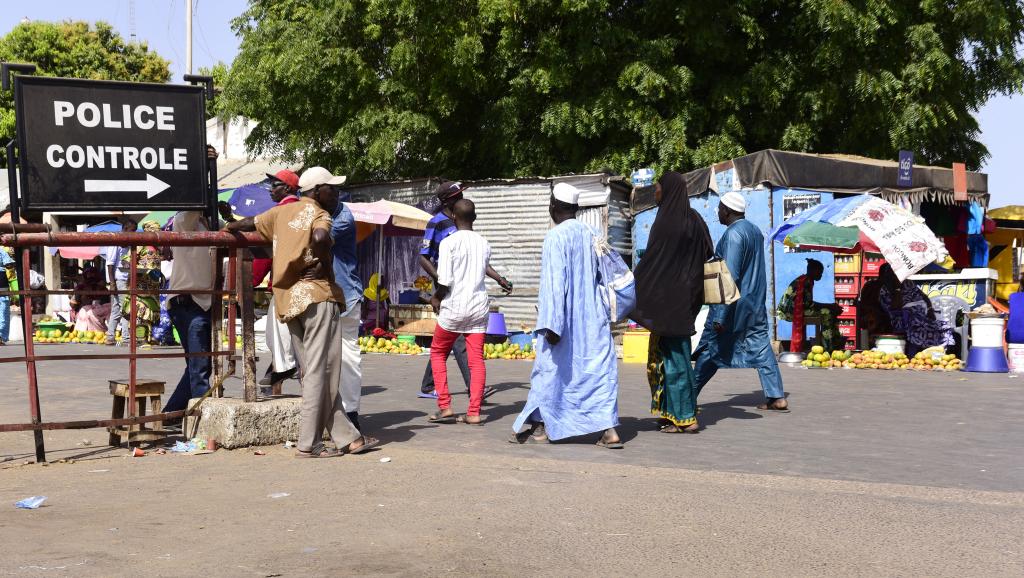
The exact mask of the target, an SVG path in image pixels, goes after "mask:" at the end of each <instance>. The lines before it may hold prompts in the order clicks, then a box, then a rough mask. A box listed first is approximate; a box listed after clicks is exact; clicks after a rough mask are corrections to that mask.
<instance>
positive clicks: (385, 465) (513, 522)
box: [0, 352, 1024, 576]
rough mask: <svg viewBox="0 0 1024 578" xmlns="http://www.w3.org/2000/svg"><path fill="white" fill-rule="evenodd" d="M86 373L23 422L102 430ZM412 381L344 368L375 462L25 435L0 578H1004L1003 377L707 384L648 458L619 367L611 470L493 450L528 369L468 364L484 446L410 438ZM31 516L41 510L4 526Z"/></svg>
mask: <svg viewBox="0 0 1024 578" xmlns="http://www.w3.org/2000/svg"><path fill="white" fill-rule="evenodd" d="M5 353H6V352H5ZM88 363H95V365H88V364H85V365H83V364H79V365H78V366H77V367H72V368H66V369H57V368H56V364H54V367H51V368H47V369H46V370H45V371H43V372H41V373H43V374H45V375H43V377H44V380H43V381H42V384H41V392H44V393H42V394H41V397H42V398H43V410H44V417H46V418H48V419H51V420H53V419H71V418H73V417H78V418H85V417H93V416H96V417H98V416H101V415H103V413H104V411H106V412H109V403H110V401H109V396H107V395H105V394H104V393H103V389H104V387H103V386H104V382H103V380H104V379H109V375H111V374H113V373H115V372H116V371H120V369H117V368H115V367H113V366H108V365H104V364H103V363H101V362H88ZM423 363H424V360H423V359H389V358H384V357H378V356H370V357H367V358H365V359H364V369H365V372H364V373H365V382H364V383H365V389H364V396H365V397H364V405H363V409H362V411H361V413H362V414H363V419H364V426H365V427H364V429H366V430H367V431H368V432H370V433H373V434H374V435H378V436H379V437H380V438H381V439H382V440H384V441H385V442H386V443H385V445H384V447H383V448H382V449H381V450H379V451H376V452H373V453H370V454H368V455H363V456H345V457H342V458H337V459H331V460H303V461H298V460H295V459H294V458H293V457H292V450H288V449H285V448H283V447H269V448H262V450H261V451H263V452H264V453H265V454H266V455H255V453H254V450H253V449H248V450H235V451H223V450H221V451H217V452H215V453H212V454H206V455H195V456H192V455H177V454H167V455H156V454H154V453H153V452H152V451H150V452H149V453H148V454H147V455H146V456H145V457H141V458H129V457H127V456H126V454H127V450H125V449H108V448H106V447H105V445H104V443H105V437H106V434H105V432H103V431H101V430H86V431H63V432H61V431H53V432H47V433H46V436H45V437H46V440H47V447H48V452H49V454H48V457H49V459H50V460H52V463H50V464H48V465H40V464H31V463H30V464H26V463H25V462H26V461H31V459H32V443H31V439H32V438H31V434H27V433H19V434H0V544H3V548H2V552H3V554H2V555H0V575H13V576H135V575H140V574H146V575H149V576H183V575H197V574H208V575H214V576H299V575H302V576H343V575H344V576H348V575H374V576H405V575H426V576H438V575H483V574H490V575H500V576H511V575H523V574H536V575H544V576H584V575H588V576H594V575H597V576H621V575H623V574H626V573H631V574H636V575H643V576H648V575H659V574H660V575H665V574H675V575H678V574H683V573H691V574H692V573H700V574H703V575H713V576H725V575H730V576H735V575H786V576H788V575H844V576H846V575H864V576H868V575H871V576H877V575H930V576H964V575H970V576H1020V575H1022V574H1024V552H1022V547H1021V544H1022V543H1024V457H1022V456H1021V452H1020V448H1021V447H1024V434H1022V433H1021V428H1019V427H1018V424H1020V423H1021V422H1022V418H1024V397H1022V395H1021V390H1022V387H1021V386H1022V385H1024V383H1022V382H1019V381H1017V380H1015V379H1009V378H1007V377H1006V376H977V375H972V374H954V375H940V376H932V375H929V376H925V375H920V374H896V373H895V372H872V371H864V372H860V371H852V372H850V371H846V372H844V371H813V370H788V369H787V370H786V371H785V373H784V375H785V378H786V387H787V391H788V392H789V393H790V401H791V403H792V404H793V407H794V411H793V413H791V414H787V415H763V414H761V413H760V412H757V411H756V410H754V409H753V407H752V406H753V405H754V402H756V401H757V400H758V394H757V389H758V387H757V381H756V375H755V374H754V373H753V372H746V371H734V372H723V373H722V374H721V375H720V376H719V377H718V378H716V381H715V382H713V383H712V385H710V386H709V390H708V391H707V392H705V394H704V395H703V396H702V398H701V403H702V408H703V411H702V414H701V415H702V421H703V423H704V426H705V429H704V430H703V431H702V432H701V434H699V435H697V436H668V435H664V434H660V433H659V432H657V430H656V428H655V426H654V423H653V421H652V420H651V419H650V418H649V414H648V413H647V406H646V404H647V403H649V398H648V397H647V393H646V391H645V389H646V384H645V383H644V382H643V375H642V368H639V367H636V366H623V368H622V371H621V375H620V381H621V383H622V385H621V391H620V419H621V421H622V424H623V425H622V427H621V428H620V432H621V434H622V437H623V438H624V440H625V441H626V442H627V444H626V449H624V450H622V451H618V452H613V451H608V450H603V449H600V448H597V447H595V446H594V445H593V441H594V440H591V439H579V440H571V441H570V442H569V443H559V444H552V445H550V446H513V445H512V444H508V443H506V442H505V441H504V440H505V438H506V437H507V436H508V434H509V433H510V431H511V430H510V426H511V422H512V420H513V419H514V418H515V415H516V413H517V412H518V408H520V407H522V402H523V400H524V399H525V397H526V393H527V389H526V385H525V384H526V383H527V382H528V375H529V364H528V363H515V362H498V363H493V364H489V365H488V368H489V369H488V371H489V382H490V383H492V384H495V385H496V386H497V387H498V388H499V393H497V394H495V396H494V397H492V398H491V400H490V401H491V402H492V405H489V406H486V407H485V414H486V415H487V416H488V418H489V420H490V423H488V424H487V425H486V426H485V427H482V428H477V427H469V426H461V425H453V426H436V425H433V424H427V423H426V422H425V419H424V416H425V415H426V413H427V412H428V411H430V410H431V409H432V407H433V405H432V402H431V401H430V400H423V399H417V398H416V396H415V391H416V390H417V388H418V382H419V376H420V374H421V372H422V367H423ZM64 365H67V364H64ZM118 367H119V366H118ZM14 368H15V364H12V365H10V366H0V370H2V371H3V373H2V374H0V396H2V398H3V399H5V402H4V403H3V404H0V423H13V422H17V421H26V419H25V418H26V406H25V405H24V404H23V399H24V393H23V392H24V382H23V381H21V380H22V379H23V377H21V376H19V375H18V373H17V371H18V370H16V369H14ZM8 369H12V371H7V370H8ZM452 369H453V370H454V367H453V368H452ZM144 371H146V372H148V373H147V375H156V376H159V377H161V378H162V379H167V380H168V381H171V380H173V379H174V377H175V375H176V373H178V372H180V367H177V366H176V365H174V364H170V363H168V364H167V365H166V366H164V365H152V366H147V367H146V368H145V369H144ZM455 381H456V388H458V382H459V380H458V378H456V380H455ZM232 388H234V389H235V390H237V384H235V385H231V384H229V389H228V392H229V394H232ZM289 388H290V389H291V390H292V391H294V388H295V386H294V382H291V385H290V386H289ZM234 393H235V394H236V395H237V391H235V392H234ZM19 398H21V399H19ZM455 403H456V405H457V406H459V405H460V404H464V403H465V397H464V396H458V397H456V402H455ZM382 458H390V461H388V462H382V461H381V459H382ZM62 459H63V460H74V463H69V462H68V461H65V462H64V463H60V462H59V460H62ZM280 494H287V495H286V496H280V497H272V496H276V495H280ZM32 495H46V496H47V497H48V499H47V501H46V502H45V505H44V507H42V508H40V509H38V510H17V509H15V508H14V507H13V503H14V502H15V501H17V500H20V499H22V498H25V497H28V496H32Z"/></svg>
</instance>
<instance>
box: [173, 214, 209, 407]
mask: <svg viewBox="0 0 1024 578" xmlns="http://www.w3.org/2000/svg"><path fill="white" fill-rule="evenodd" d="M209 230H211V227H210V226H209V225H208V223H207V219H206V217H204V216H203V214H202V213H201V212H199V211H184V212H181V213H178V214H176V215H174V231H175V232H176V233H179V232H180V233H183V232H187V231H209ZM171 254H172V255H173V258H174V268H173V269H172V270H171V280H170V283H169V284H168V289H169V290H170V291H172V292H173V291H175V290H177V291H186V290H202V291H210V290H212V289H213V286H214V270H213V258H212V256H211V254H210V248H209V247H172V248H171ZM169 295H170V297H169V298H168V300H167V302H168V314H169V315H170V317H171V323H172V324H174V328H175V329H176V330H177V331H178V338H179V339H180V340H181V346H182V348H183V349H184V350H185V353H204V352H208V351H210V345H211V343H210V339H211V337H210V306H211V305H212V304H213V295H210V294H206V295H175V294H173V293H170V294H169ZM211 371H212V370H211V361H210V358H209V357H187V358H185V372H184V373H183V374H182V376H181V379H180V380H179V381H178V386H177V387H176V388H174V393H172V394H171V397H170V398H169V399H168V400H167V405H166V406H165V407H164V411H165V412H169V411H180V410H183V409H185V408H186V407H188V401H189V400H190V399H192V398H195V397H201V396H202V395H203V394H204V393H206V391H207V390H208V389H210V373H211Z"/></svg>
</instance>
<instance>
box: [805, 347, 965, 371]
mask: <svg viewBox="0 0 1024 578" xmlns="http://www.w3.org/2000/svg"><path fill="white" fill-rule="evenodd" d="M801 365H803V366H804V367H809V368H814V369H819V368H822V369H824V368H832V367H842V368H845V369H888V370H914V371H959V370H960V369H962V368H963V362H962V361H960V360H959V359H957V357H956V356H955V355H950V354H946V352H945V350H943V349H942V348H941V347H936V348H932V349H927V350H925V351H921V352H919V353H917V354H916V355H914V357H907V355H906V354H903V353H892V352H886V351H879V350H877V349H873V350H868V351H860V352H852V351H833V352H832V353H827V352H825V350H824V348H822V347H821V346H820V345H815V346H814V347H812V348H811V353H810V354H808V355H807V359H805V360H804V361H802V362H801Z"/></svg>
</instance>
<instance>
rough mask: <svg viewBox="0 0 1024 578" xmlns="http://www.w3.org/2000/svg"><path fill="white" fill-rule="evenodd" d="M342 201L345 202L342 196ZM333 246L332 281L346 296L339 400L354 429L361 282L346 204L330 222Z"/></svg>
mask: <svg viewBox="0 0 1024 578" xmlns="http://www.w3.org/2000/svg"><path fill="white" fill-rule="evenodd" d="M343 201H348V195H345V197H344V199H343ZM331 238H332V239H333V240H334V246H333V247H332V248H331V252H332V253H333V254H334V282H335V283H337V284H338V287H341V289H342V291H344V293H345V307H346V309H345V312H344V313H342V314H341V383H339V384H338V391H340V392H341V401H342V404H343V405H344V407H345V415H347V416H348V419H349V421H351V422H352V425H354V426H356V429H360V430H361V429H362V428H361V427H359V399H360V398H361V397H362V389H363V372H362V367H361V360H360V355H359V314H360V312H361V310H362V307H360V302H361V301H362V297H363V283H362V281H360V280H359V275H358V274H357V273H356V266H357V265H358V264H359V254H358V253H357V252H356V220H355V217H353V216H352V211H350V210H349V208H348V206H346V203H345V202H339V203H338V210H337V211H335V213H334V221H333V222H332V223H331Z"/></svg>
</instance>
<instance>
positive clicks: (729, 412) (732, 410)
mask: <svg viewBox="0 0 1024 578" xmlns="http://www.w3.org/2000/svg"><path fill="white" fill-rule="evenodd" d="M759 403H764V393H762V392H761V391H760V390H758V391H752V392H750V393H737V394H732V395H731V396H730V397H729V399H728V400H727V401H719V402H715V403H706V404H698V405H699V406H700V414H698V415H697V423H699V424H700V426H701V429H704V428H706V427H709V426H713V425H715V424H717V423H718V422H719V421H722V420H724V419H761V418H763V417H764V415H763V414H761V413H760V412H758V411H757V410H754V409H753V408H755V407H757V404H759ZM751 410H753V411H751Z"/></svg>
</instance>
